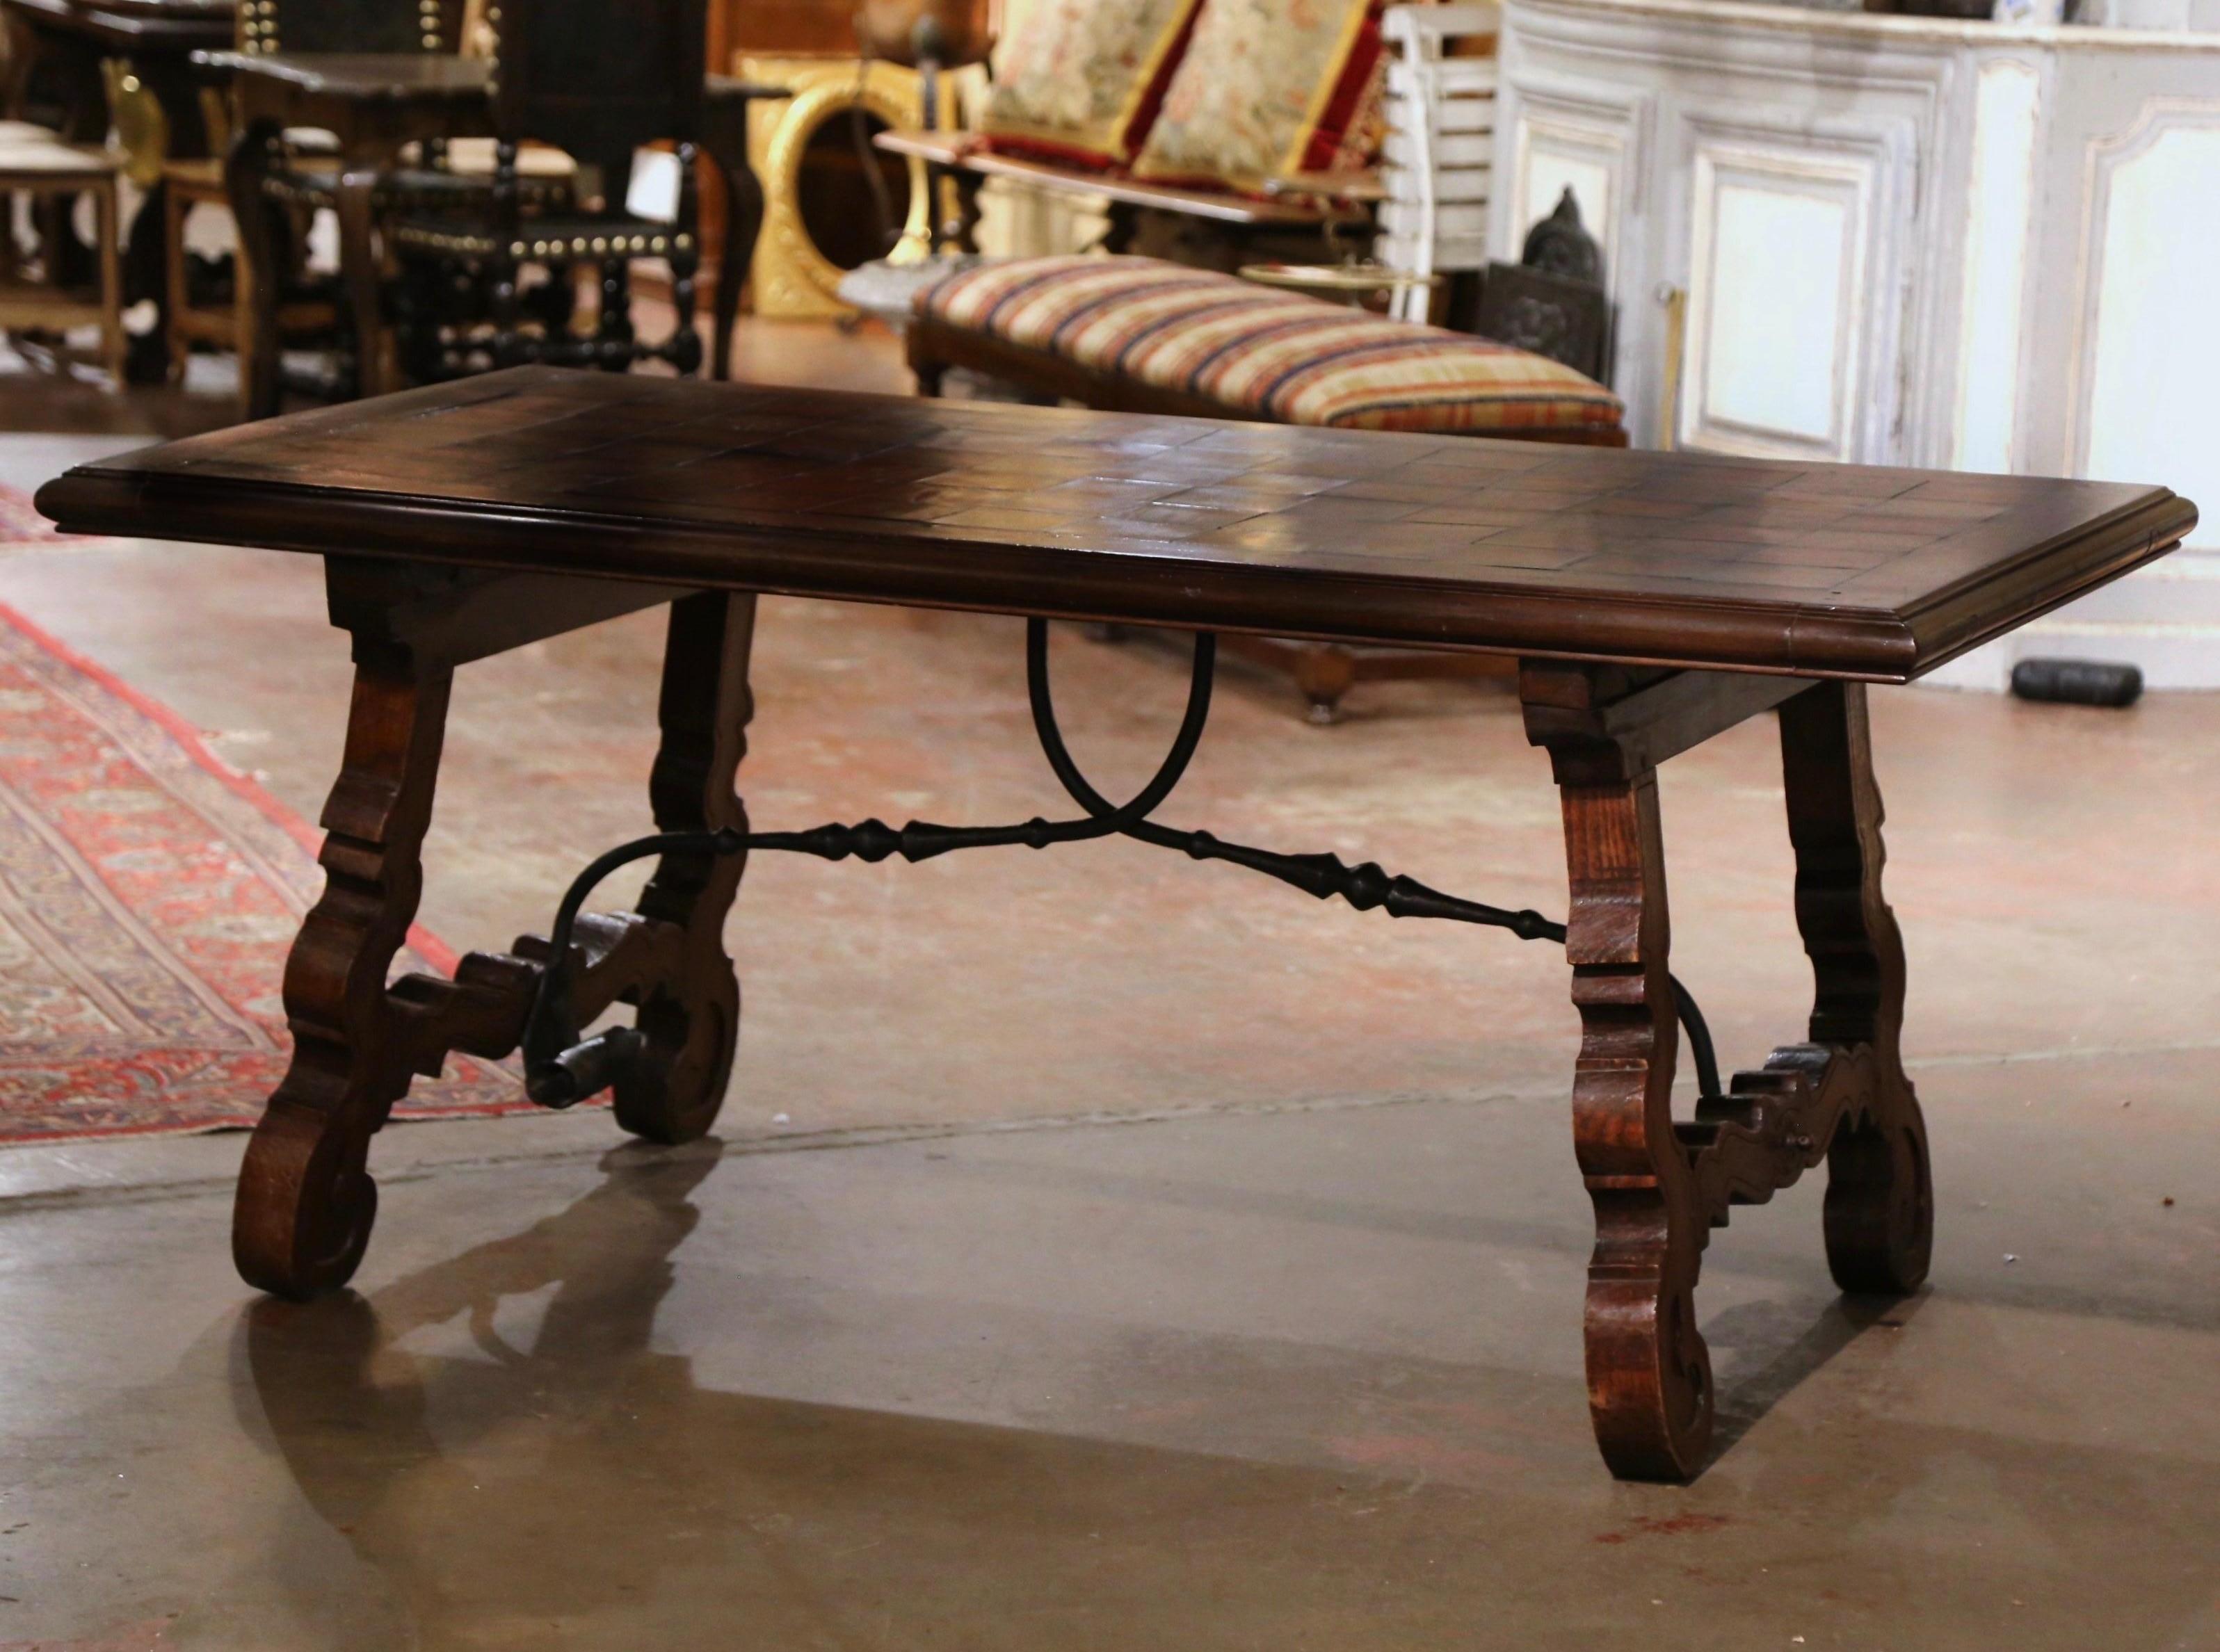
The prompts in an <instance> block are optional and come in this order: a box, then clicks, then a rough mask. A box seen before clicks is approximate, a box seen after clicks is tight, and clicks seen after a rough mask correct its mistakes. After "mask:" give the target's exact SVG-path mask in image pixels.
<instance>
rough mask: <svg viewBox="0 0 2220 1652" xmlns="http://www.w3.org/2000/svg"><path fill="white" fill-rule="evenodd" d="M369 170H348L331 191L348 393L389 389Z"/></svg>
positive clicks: (381, 282)
mask: <svg viewBox="0 0 2220 1652" xmlns="http://www.w3.org/2000/svg"><path fill="white" fill-rule="evenodd" d="M377 181H378V174H377V170H376V169H375V168H372V167H365V166H356V165H349V166H347V167H346V169H345V170H344V171H341V172H340V175H339V178H338V181H337V182H336V183H334V184H333V186H332V215H333V216H334V218H336V219H337V220H338V221H339V230H340V282H341V284H342V285H343V286H344V288H345V289H346V302H347V309H348V313H349V314H350V315H351V316H352V318H353V323H354V393H355V394H356V395H357V396H378V395H382V394H384V392H385V391H386V390H390V389H391V388H392V385H391V384H390V383H389V377H390V376H389V375H388V373H387V372H386V369H385V345H386V340H385V299H384V279H383V271H381V270H380V269H379V266H378V252H377V210H376V205H375V202H376V196H377Z"/></svg>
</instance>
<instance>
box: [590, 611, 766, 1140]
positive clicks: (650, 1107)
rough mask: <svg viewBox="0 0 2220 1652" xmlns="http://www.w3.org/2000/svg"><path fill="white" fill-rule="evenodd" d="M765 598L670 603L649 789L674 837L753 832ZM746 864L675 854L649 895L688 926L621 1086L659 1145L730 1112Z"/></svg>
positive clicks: (623, 1113) (619, 1102)
mask: <svg viewBox="0 0 2220 1652" xmlns="http://www.w3.org/2000/svg"><path fill="white" fill-rule="evenodd" d="M755 610H756V600H755V598H754V597H753V596H749V595H725V594H723V593H720V592H703V593H702V594H700V595H694V596H688V597H683V598H681V599H680V600H679V601H678V602H674V603H672V604H671V608H670V644H669V646H668V649H667V651H666V652H665V654H664V662H663V698H662V706H661V711H660V718H661V721H662V725H663V747H662V750H661V751H658V752H657V754H656V758H655V769H654V773H653V776H652V779H651V781H650V782H649V792H650V796H651V798H652V801H653V804H654V808H655V824H656V826H657V828H658V830H660V831H664V832H715V831H719V830H720V829H722V828H724V827H726V826H732V827H734V828H736V829H738V830H739V831H742V832H745V831H746V830H747V824H748V819H747V811H746V809H745V807H743V806H742V805H741V802H740V800H739V797H738V796H737V795H735V794H734V792H733V776H734V775H735V774H736V773H737V772H738V770H739V766H740V759H741V757H742V756H743V755H744V754H745V752H746V751H747V726H748V720H749V719H750V718H751V716H753V715H754V711H755V702H754V700H753V698H752V697H751V695H750V693H749V691H748V651H749V645H750V642H751V639H752V637H753V634H754V631H755ZM746 860H747V857H746V856H745V854H741V855H726V856H701V855H666V856H664V857H663V859H662V861H661V862H660V863H658V865H657V867H656V870H655V876H653V877H652V878H651V879H650V880H649V882H648V885H647V888H645V890H644V891H643V892H642V894H641V895H640V899H639V911H640V913H641V914H642V915H643V916H645V917H647V918H651V919H657V920H662V921H664V922H666V923H672V924H677V925H680V926H683V929H684V930H685V940H684V943H683V949H682V950H683V963H682V964H681V966H680V969H679V971H678V974H677V984H676V985H675V986H663V987H658V988H654V989H652V990H651V991H650V993H649V994H648V995H647V996H646V997H645V999H644V1000H643V1001H640V1003H639V1021H638V1025H639V1030H640V1031H641V1032H644V1033H645V1034H646V1035H647V1041H648V1057H649V1059H648V1060H647V1061H645V1063H640V1065H639V1069H637V1070H636V1071H635V1072H633V1074H632V1075H629V1076H628V1077H627V1079H625V1080H623V1081H621V1082H620V1083H619V1084H618V1086H617V1090H616V1114H617V1122H618V1123H619V1124H620V1125H623V1126H624V1127H625V1128H626V1129H627V1130H629V1131H633V1132H634V1133H635V1134H637V1135H640V1136H645V1137H646V1138H649V1139H650V1140H652V1141H658V1142H684V1141H691V1140H693V1139H694V1138H696V1137H698V1136H700V1135H702V1134H703V1133H704V1132H705V1131H708V1128H709V1126H710V1125H711V1124H712V1123H714V1121H715V1119H716V1117H717V1110H718V1109H719V1108H720V1107H722V1106H723V1105H724V1100H725V1085H726V1081H727V1080H728V1079H729V1078H730V1077H731V1075H732V1070H733V1044H734V1043H735V1041H736V1040H737V1039H738V1038H739V1030H740V988H739V979H738V977H737V976H735V975H734V973H733V961H732V959H731V958H730V957H727V956H726V952H725V933H724V932H725V914H726V913H727V912H728V911H730V910H731V907H732V904H733V895H734V894H735V893H736V892H737V891H738V890H739V885H740V874H741V872H742V871H743V870H745V865H746Z"/></svg>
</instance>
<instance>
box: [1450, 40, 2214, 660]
mask: <svg viewBox="0 0 2220 1652" xmlns="http://www.w3.org/2000/svg"><path fill="white" fill-rule="evenodd" d="M1500 68H1501V81H1500V91H1499V103H1498V134H1499V143H1500V153H1499V162H1500V170H1501V172H1502V174H1503V179H1502V185H1501V187H1500V188H1499V189H1498V190H1497V192H1496V198H1495V203H1494V215H1493V217H1492V219H1491V222H1490V227H1489V234H1490V240H1491V244H1492V245H1493V246H1494V248H1495V249H1496V252H1497V256H1499V257H1515V256H1516V251H1515V249H1516V247H1517V246H1518V242H1519V240H1520V238H1521V236H1522V234H1523V232H1524V230H1525V226H1526V225H1527V224H1529V223H1530V222H1531V221H1532V220H1533V219H1534V218H1536V217H1537V216H1538V215H1541V214H1542V213H1543V212H1544V211H1546V210H1548V209H1549V208H1550V205H1551V204H1552V203H1554V202H1555V201H1556V197H1557V196H1558V194H1559V193H1560V191H1562V190H1563V188H1564V187H1565V186H1566V185H1567V184H1570V185H1571V186H1572V187H1573V189H1574V190H1575V193H1576V194H1577V195H1578V196H1579V199H1580V201H1581V207H1582V210H1583V212H1584V214H1585V215H1586V216H1587V221H1588V224H1589V227H1590V228H1592V229H1593V231H1594V232H1595V234H1596V235H1597V236H1598V238H1599V239H1600V240H1601V241H1602V242H1603V244H1604V248H1605V257H1606V266H1607V277H1608V279H1609V281H1610V284H1611V287H1612V296H1613V298H1614V301H1615V302H1616V304H1617V306H1618V377H1617V383H1618V390H1620V392H1621V394H1622V395H1624V396H1625V397H1626V398H1627V402H1628V409H1629V419H1630V423H1631V427H1632V429H1633V433H1634V437H1635V439H1636V441H1637V443H1639V444H1642V445H1644V446H1659V445H1662V443H1663V442H1664V441H1665V440H1666V439H1671V440H1672V441H1674V442H1675V443H1677V444H1678V445H1679V446H1684V447H1688V448H1693V449H1700V450H1704V451H1708V452H1725V453H1755V454H1766V455H1777V456H1782V457H1797V456H1806V457H1812V458H1832V459H1843V460H1848V461H1853V462H1862V463H1873V464H1915V465H1924V466H1936V467H1942V468H1957V469H1966V470H1989V471H2004V470H2008V471H2023V472H2040V473H2048V474H2056V475H2086V476H2095V477H2113V478H2117V479H2122V480H2129V481H2145V482H2160V483H2166V484H2167V485H2168V486H2170V487H2173V488H2174V489H2177V490H2179V491H2180V492H2182V493H2185V494H2186V495H2188V496H2190V497H2191V498H2192V499H2201V500H2203V501H2204V502H2205V503H2206V506H2207V508H2208V517H2209V519H2210V520H2209V521H2208V522H2207V524H2206V525H2205V526H2204V527H2201V528H2200V529H2199V531H2198V534H2197V535H2196V536H2195V537H2194V538H2193V539H2192V546H2203V547H2207V548H2206V549H2204V550H2202V551H2198V550H2192V552H2188V553H2186V554H2183V555H2181V556H2178V557H2176V558H2172V559H2170V561H2169V563H2168V564H2161V566H2160V567H2158V568H2156V569H2154V570H2149V571H2148V572H2147V573H2145V574H2142V575H2139V576H2137V577H2135V578H2134V579H2132V580H2130V581H2127V582H2125V583H2123V585H2121V586H2120V587H2117V588H2116V589H2113V590H2111V591H2109V592H2106V593H2102V594H2100V595H2099V596H2098V597H2097V598H2095V599H2092V601H2090V602H2086V603H2083V604H2078V605H2076V606H2075V607H2074V608H2071V609H2067V610H2064V611H2062V612H2061V614H2059V615H2057V616H2054V617H2053V619H2052V620H2049V621H2047V622H2045V623H2044V626H2043V627H2041V628H2037V629H2035V630H2032V631H2031V632H2030V633H2026V634H2025V635H2024V638H2023V639H2015V640H2014V641H2013V642H2012V643H2011V645H2008V648H2007V649H2006V650H1999V651H1995V652H1993V653H1992V654H1991V655H1990V656H1989V657H1988V658H1985V659H1976V660H1974V661H1971V662H1968V663H1967V664H1964V665H1962V666H1961V667H1959V668H1957V669H1956V670H1955V676H1956V678H1957V679H1958V680H1959V681H1961V682H1967V683H1983V684H1985V685H1992V684H1995V683H2001V680H2002V676H2003V673H2004V671H2005V669H2006V668H2007V667H2008V664H2009V659H2008V658H2006V657H2005V655H2006V653H2007V652H2019V653H2024V652H2041V651H2050V652H2066V653H2074V654H2080V655H2082V656H2085V657H2094V658H2129V659H2134V660H2136V661H2137V662H2138V663H2140V664H2142V665H2143V666H2144V668H2145V670H2146V672H2147V673H2148V675H2149V676H2150V677H2151V680H2152V681H2153V683H2155V684H2158V685H2167V684H2172V685H2179V686H2204V687H2213V686H2220V550H2215V549H2212V548H2211V547H2220V401H2216V395H2215V388H2216V386H2220V35H2213V34H2201V35H2200V34H2150V33H2138V32H2131V31H2123V30H2113V29H2085V28H2042V29H2011V28H2002V27H1999V26H1996V25H1992V24H1986V23H1958V22H1938V21H1930V20H1926V19H1918V18H1905V17H1894V16H1868V15H1864V14H1861V13H1842V12H1821V11H1808V10H1799V9H1789V8H1785V7H1770V6H1755V5H1738V4H1724V3H1708V0H1506V4H1505V6H1504V28H1503V35H1502V44H1501V59H1500ZM1675 295H1677V297H1678V302H1677V304H1675V303H1668V302H1666V299H1667V296H1675Z"/></svg>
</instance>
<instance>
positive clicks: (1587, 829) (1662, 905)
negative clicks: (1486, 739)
mask: <svg viewBox="0 0 2220 1652" xmlns="http://www.w3.org/2000/svg"><path fill="white" fill-rule="evenodd" d="M1520 691H1521V694H1522V695H1523V697H1524V698H1525V704H1526V722H1527V731H1528V735H1529V738H1530V739H1532V740H1533V741H1534V742H1535V743H1536V744H1537V745H1546V746H1547V747H1549V749H1550V760H1551V765H1552V768H1553V770H1555V772H1556V778H1557V782H1558V786H1559V789H1560V791H1561V793H1562V801H1563V806H1564V820H1565V851H1566V862H1567V866H1568V870H1569V872H1570V875H1571V895H1572V906H1571V911H1570V914H1569V916H1568V919H1567V921H1566V927H1567V937H1566V944H1565V951H1566V956H1567V958H1568V961H1569V962H1570V963H1571V964H1572V966H1573V1003H1574V1005H1575V1007H1576V1008H1577V1009H1578V1010H1579V1012H1580V1016H1581V1050H1580V1056H1579V1057H1578V1060H1577V1062H1576V1063H1575V1069H1574V1080H1573V1131H1574V1145H1575V1152H1576V1154H1577V1156H1578V1158H1579V1162H1580V1167H1581V1175H1582V1176H1583V1178H1584V1179H1585V1181H1586V1182H1587V1190H1588V1195H1589V1198H1590V1200H1591V1201H1592V1203H1593V1206H1594V1207H1595V1220H1596V1244H1595V1250H1594V1251H1593V1254H1592V1255H1591V1256H1590V1259H1589V1262H1588V1290H1587V1380H1588V1406H1589V1411H1590V1414H1591V1416H1592V1418H1593V1422H1594V1424H1595V1431H1596V1440H1597V1443H1598V1444H1599V1445H1600V1447H1601V1448H1602V1450H1603V1455H1604V1458H1605V1461H1606V1462H1608V1463H1609V1464H1610V1465H1611V1468H1612V1473H1614V1474H1618V1475H1620V1476H1621V1477H1623V1478H1627V1479H1637V1480H1681V1479H1686V1478H1687V1477H1688V1476H1690V1475H1692V1474H1694V1473H1696V1471H1697V1470H1698V1469H1699V1468H1701V1467H1702V1466H1703V1463H1704V1460H1705V1456H1706V1451H1707V1450H1708V1449H1709V1446H1710V1442H1711V1436H1712V1416H1713V1409H1714V1403H1715V1401H1714V1395H1713V1393H1712V1374H1711V1361H1710V1356H1709V1355H1708V1354H1707V1353H1706V1350H1705V1346H1704V1339H1703V1337H1702V1335H1701V1333H1700V1332H1699V1331H1698V1329H1697V1325H1696V1311H1695V1287H1696V1281H1697V1275H1698V1273H1699V1269H1700V1268H1701V1265H1702V1260H1703V1250H1704V1246H1705V1244H1706V1243H1707V1242H1708V1240H1709V1238H1710V1235H1711V1231H1712V1229H1713V1228H1714V1227H1719V1226H1724V1225H1725V1223H1726V1220H1727V1217H1728V1215H1729V1213H1730V1210H1731V1209H1732V1208H1733V1207H1734V1206H1737V1205H1753V1204H1762V1203H1763V1202H1765V1201H1766V1200H1768V1199H1770V1198H1771V1197H1772V1196H1773V1194H1774V1191H1775V1190H1776V1189H1778V1188H1785V1187H1787V1186H1789V1185H1790V1184H1791V1183H1793V1182H1794V1181H1796V1180H1797V1178H1798V1177H1799V1176H1800V1175H1802V1174H1803V1173H1804V1171H1805V1170H1806V1169H1811V1168H1812V1167H1813V1166H1815V1165H1817V1164H1818V1163H1819V1162H1820V1161H1821V1160H1822V1159H1824V1160H1826V1161H1827V1164H1828V1177H1829V1183H1828V1189H1827V1201H1826V1213H1825V1227H1826V1243H1827V1256H1828V1262H1829V1264H1830V1268H1831V1269H1832V1271H1833V1273H1834V1275H1835V1279H1836V1282H1837V1283H1838V1284H1839V1285H1841V1286H1842V1287H1843V1289H1844V1290H1846V1291H1855V1292H1868V1293H1875V1294H1890V1295H1902V1294H1908V1293H1910V1292H1911V1291H1914V1290H1917V1289H1918V1287H1919V1286H1920V1284H1921V1283H1922V1281H1924V1279H1925V1277H1926V1273H1927V1257H1928V1250H1929V1246H1930V1231H1931V1228H1932V1224H1933V1213H1934V1200H1933V1195H1932V1193H1931V1191H1930V1185H1929V1180H1928V1165H1927V1138H1926V1131H1925V1128H1924V1125H1923V1124H1922V1122H1921V1119H1920V1114H1919V1106H1918V1101H1917V1100H1915V1099H1914V1098H1913V1095H1912V1091H1911V1083H1910V1082H1909V1081H1908V1080H1906V1078H1905V1075H1904V1069H1903V1065H1902V1063H1901V1060H1900V1057H1899V1050H1898V1034H1899V1029H1900V1027H1901V1025H1902V1023H1903V1013H1904V948H1903V944H1902V941H1901V939H1900V938H1899V935H1898V932H1897V928H1896V920H1895V919H1894V918H1893V915H1892V914H1891V913H1890V912H1889V908H1888V903H1887V902H1886V901H1885V900H1884V899H1883V898H1882V895H1881V889H1880V871H1881V862H1882V851H1881V842H1880V820H1881V809H1880V791H1879V789H1878V788H1877V787H1876V786H1875V785H1874V776H1873V762H1872V751H1871V742H1870V737H1869V734H1868V727H1867V723H1866V710H1865V694H1864V690H1863V689H1862V688H1861V687H1859V686H1857V685H1855V684H1849V685H1845V684H1843V683H1818V684H1815V685H1812V686H1808V687H1801V688H1799V686H1797V685H1796V684H1793V683H1787V682H1780V681H1776V682H1772V683H1768V682H1767V681H1765V680H1763V679H1743V680H1741V681H1737V680H1734V679H1731V678H1710V677H1706V676H1704V675H1703V674H1700V673H1693V672H1660V671H1640V670H1627V669H1624V668H1616V667H1579V666H1560V665H1554V664H1528V665H1527V666H1526V667H1525V668H1524V670H1522V672H1521V676H1520ZM1775 706H1777V707H1778V708H1779V711H1780V735H1781V751H1782V760H1783V766H1784V772H1785V775H1786V779H1787V799H1788V823H1789V835H1790V838H1791V840H1792V842H1793V845H1794V848H1795V851H1796V916H1797V924H1798V926H1799V929H1800V930H1801V931H1802V932H1803V937H1804V945H1805V951H1806V952H1807V953H1809V955H1810V956H1811V958H1812V970H1813V974H1814V976H1815V977H1816V979H1817V983H1818V991H1817V999H1816V1002H1815V1006H1814V1008H1813V1010H1812V1019H1811V1025H1810V1032H1809V1041H1808V1042H1807V1043H1804V1044H1791V1045H1788V1046H1786V1047H1784V1048H1781V1049H1778V1050H1774V1052H1773V1054H1772V1055H1771V1057H1769V1058H1768V1060H1767V1062H1766V1063H1765V1065H1764V1066H1763V1067H1762V1068H1761V1069H1757V1070H1755V1071H1753V1072H1742V1073H1737V1074H1736V1075H1735V1076H1734V1081H1733V1083H1732V1085H1731V1087H1730V1089H1729V1091H1728V1093H1727V1094H1724V1095H1719V1096H1713V1097H1706V1098H1705V1099H1704V1100H1701V1101H1699V1103H1698V1105H1697V1107H1696V1110H1695V1117H1694V1118H1693V1119H1691V1120H1687V1121H1679V1120H1675V1119H1674V1117H1673V1112H1672V1105H1671V1101H1672V1088H1673V1069H1674V1057H1675V1055H1676V1053H1677V1050H1678V1045H1679V1036H1680V1029H1679V1025H1678V1022H1677V1019H1676V1013H1675V1003H1674V992H1673V986H1672V981H1671V977H1670V976H1669V974H1668V966H1667V953H1668V948H1669V944H1670V930H1669V926H1668V919H1667V911H1666V900H1665V851H1664V840H1663V835H1662V829H1661V826H1660V824H1659V820H1658V810H1657V785H1656V764H1659V763H1662V762H1663V761H1664V760H1665V759H1666V758H1668V757H1671V756H1672V755H1674V753H1675V752H1678V751H1686V750H1687V749H1689V748H1690V747H1692V746H1693V745H1697V744H1699V743H1700V742H1701V741H1702V740H1704V739H1708V738H1710V737H1711V736H1712V734H1715V733H1718V732H1721V731H1722V730H1724V729H1726V728H1730V727H1731V726H1734V725H1735V724H1736V723H1737V722H1739V721H1741V720H1743V719H1744V718H1747V717H1749V716H1751V715H1754V714H1756V713H1757V712H1760V711H1762V710H1765V709H1767V708H1771V707H1775Z"/></svg>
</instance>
